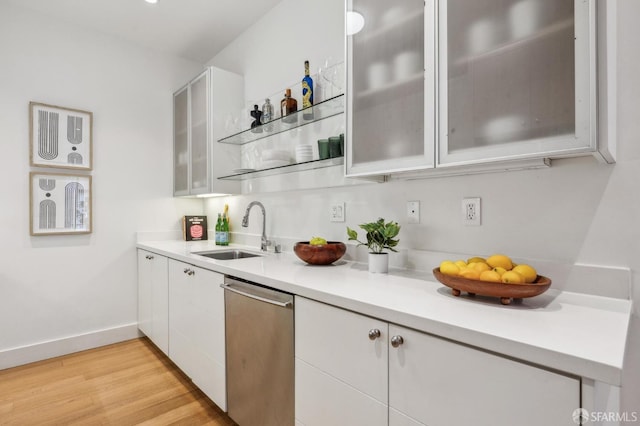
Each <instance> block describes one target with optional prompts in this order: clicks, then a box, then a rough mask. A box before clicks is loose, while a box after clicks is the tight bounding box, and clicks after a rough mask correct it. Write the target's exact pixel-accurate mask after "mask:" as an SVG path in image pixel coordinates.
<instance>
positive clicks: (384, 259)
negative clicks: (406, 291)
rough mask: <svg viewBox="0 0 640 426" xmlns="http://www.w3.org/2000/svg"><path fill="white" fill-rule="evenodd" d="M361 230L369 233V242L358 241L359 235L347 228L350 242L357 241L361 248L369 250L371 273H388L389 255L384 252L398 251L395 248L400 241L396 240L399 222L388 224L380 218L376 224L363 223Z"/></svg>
mask: <svg viewBox="0 0 640 426" xmlns="http://www.w3.org/2000/svg"><path fill="white" fill-rule="evenodd" d="M359 226H360V228H362V229H363V230H365V231H366V232H367V241H366V242H362V241H360V240H358V233H357V232H356V231H354V230H353V229H351V228H349V227H348V226H347V235H348V236H349V241H357V242H358V245H359V246H367V247H368V248H369V272H378V273H386V272H388V270H389V253H385V252H384V250H391V251H394V252H395V251H397V250H396V249H395V248H394V247H395V246H397V245H398V243H399V242H400V240H398V239H395V237H396V236H398V233H399V232H400V225H398V223H397V222H393V221H390V222H386V223H385V221H384V219H382V218H380V219H378V220H377V221H376V222H371V223H363V224H362V225H359Z"/></svg>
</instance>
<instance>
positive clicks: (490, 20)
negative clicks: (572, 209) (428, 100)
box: [439, 0, 589, 163]
mask: <svg viewBox="0 0 640 426" xmlns="http://www.w3.org/2000/svg"><path fill="white" fill-rule="evenodd" d="M581 3H583V4H581ZM585 4H586V2H575V6H574V0H474V1H473V2H469V1H468V0H446V1H443V2H441V5H442V7H441V10H440V24H441V43H440V53H439V54H440V58H439V61H440V64H441V67H440V79H441V82H440V92H441V96H442V102H443V103H442V105H443V109H444V111H442V112H443V113H444V114H442V116H441V118H443V119H444V120H443V121H441V135H440V136H441V140H440V153H439V159H440V162H441V163H442V162H445V163H446V162H448V161H452V162H455V161H456V160H463V161H473V160H482V159H492V158H494V159H495V158H501V157H517V156H526V155H528V154H540V153H545V152H554V151H560V150H561V149H562V148H569V149H570V148H576V147H578V146H579V145H580V144H583V145H586V146H588V145H589V140H588V139H589V137H588V136H587V137H586V142H585V139H584V134H585V133H588V126H587V131H586V132H585V131H584V130H585V128H584V121H585V120H586V121H588V119H589V117H588V115H589V112H588V105H589V85H588V79H587V80H585V79H581V78H579V77H577V76H578V75H579V74H580V73H582V75H583V76H584V75H587V76H588V73H589V63H588V56H589V41H588V31H583V29H588V26H581V27H580V28H578V24H577V21H576V16H582V12H583V11H584V9H586V6H585ZM576 8H580V9H581V11H580V13H579V14H576V10H575V9H576ZM585 58H587V59H585ZM577 105H578V106H580V105H581V106H580V108H584V106H585V105H586V107H587V110H586V114H585V110H584V109H581V110H578V109H577V108H578V107H577ZM585 115H586V116H587V117H585ZM581 138H582V140H580V139H581ZM554 143H555V145H554Z"/></svg>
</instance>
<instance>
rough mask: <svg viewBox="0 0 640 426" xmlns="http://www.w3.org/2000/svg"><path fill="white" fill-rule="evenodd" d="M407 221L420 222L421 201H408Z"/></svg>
mask: <svg viewBox="0 0 640 426" xmlns="http://www.w3.org/2000/svg"><path fill="white" fill-rule="evenodd" d="M407 223H420V201H407Z"/></svg>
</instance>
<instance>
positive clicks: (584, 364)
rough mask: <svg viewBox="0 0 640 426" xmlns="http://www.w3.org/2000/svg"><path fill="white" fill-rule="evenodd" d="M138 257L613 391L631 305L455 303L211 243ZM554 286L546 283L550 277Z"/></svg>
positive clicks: (433, 292)
mask: <svg viewBox="0 0 640 426" xmlns="http://www.w3.org/2000/svg"><path fill="white" fill-rule="evenodd" d="M137 247H138V248H141V249H145V250H149V251H151V252H154V253H157V254H160V255H164V256H167V257H171V258H174V259H177V260H180V261H183V262H187V263H190V264H192V265H195V266H199V267H202V268H205V269H210V270H213V271H216V272H219V273H222V274H227V275H233V276H236V277H239V278H243V279H246V280H249V281H254V282H257V283H260V284H263V285H266V286H269V287H273V288H276V289H279V290H282V291H286V292H289V293H293V294H296V295H299V296H303V297H307V298H310V299H313V300H317V301H319V302H324V303H328V304H331V305H334V306H337V307H340V308H344V309H348V310H352V311H355V312H359V313H362V314H364V315H369V316H371V317H375V318H380V319H382V320H385V321H388V322H392V323H395V324H398V325H403V326H406V327H409V328H413V329H416V330H420V331H423V332H426V333H431V334H434V335H437V336H441V337H444V338H447V339H451V340H454V341H458V342H462V343H465V344H468V345H472V346H475V347H478V348H482V349H485V350H488V351H492V352H496V353H499V354H503V355H506V356H511V357H514V358H517V359H520V360H523V361H526V362H530V363H533V364H538V365H540V366H543V367H547V368H551V369H557V370H560V371H564V372H567V373H570V374H575V375H577V376H581V377H586V378H590V379H593V380H596V381H599V382H604V383H608V384H611V385H615V386H620V383H621V374H622V364H623V359H624V352H625V346H626V341H627V333H628V327H629V319H630V316H631V301H629V300H623V299H614V298H608V297H600V296H591V295H586V294H580V293H571V292H561V291H558V290H554V289H553V284H552V287H551V289H549V290H548V291H547V292H545V293H544V294H542V295H540V296H537V297H533V298H528V299H523V301H522V303H515V302H513V303H512V304H511V305H506V306H505V305H501V304H500V301H499V299H497V298H487V297H481V296H475V297H469V296H462V297H454V296H452V295H451V292H450V289H449V288H448V287H445V286H444V285H442V284H441V283H439V282H438V281H436V280H435V278H434V277H433V275H432V274H431V273H425V272H414V271H408V270H403V269H393V268H392V269H391V270H390V271H389V274H370V273H369V272H368V271H367V266H366V264H362V263H356V262H351V261H346V260H339V261H337V262H336V263H334V264H333V265H329V266H313V265H307V264H306V263H304V262H303V261H301V260H300V259H298V258H297V257H296V255H295V254H293V253H278V254H275V253H269V254H266V255H264V256H261V257H252V258H245V259H235V260H214V259H209V258H206V257H202V256H199V255H195V254H192V252H196V251H204V250H224V249H231V248H240V249H243V250H249V251H258V250H257V249H256V248H255V247H246V246H238V245H231V246H227V247H221V246H216V245H215V244H214V242H213V241H197V242H185V241H175V240H173V241H146V242H139V243H138V244H137ZM552 279H553V277H552Z"/></svg>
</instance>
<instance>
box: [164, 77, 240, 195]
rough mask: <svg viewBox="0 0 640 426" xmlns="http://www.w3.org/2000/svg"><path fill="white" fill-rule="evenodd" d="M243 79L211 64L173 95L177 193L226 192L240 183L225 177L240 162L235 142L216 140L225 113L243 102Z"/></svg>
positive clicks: (174, 185) (211, 193) (231, 192)
mask: <svg viewBox="0 0 640 426" xmlns="http://www.w3.org/2000/svg"><path fill="white" fill-rule="evenodd" d="M243 84H244V83H243V78H242V77H241V76H239V75H236V74H233V73H230V72H228V71H225V70H221V69H218V68H214V67H209V68H207V70H205V71H204V72H202V73H201V74H200V75H198V76H197V77H196V78H194V79H193V80H192V81H190V82H189V83H188V84H187V85H186V86H184V87H183V88H182V89H180V90H178V91H177V92H176V93H175V94H174V95H173V115H174V118H173V144H174V164H173V166H174V172H173V173H174V177H173V193H174V195H175V196H184V195H224V194H234V193H238V192H239V189H240V188H239V185H237V183H233V182H227V181H222V180H220V179H219V177H220V176H225V175H228V174H230V173H231V170H232V169H233V168H234V167H238V166H237V165H238V164H239V162H240V160H239V150H238V147H235V146H219V144H214V143H213V142H214V140H215V138H216V137H218V136H220V135H221V134H222V130H223V125H224V117H225V115H226V114H228V113H229V112H230V111H233V110H234V109H235V108H238V105H240V104H241V103H242V91H243Z"/></svg>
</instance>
